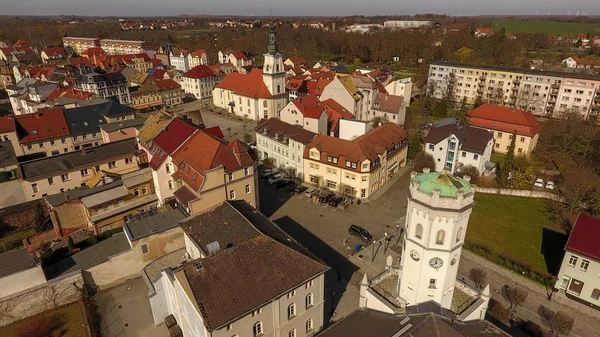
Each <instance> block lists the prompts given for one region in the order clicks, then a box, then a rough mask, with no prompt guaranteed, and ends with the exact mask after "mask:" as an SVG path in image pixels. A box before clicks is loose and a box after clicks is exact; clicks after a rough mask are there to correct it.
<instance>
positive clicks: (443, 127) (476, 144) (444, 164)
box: [425, 118, 494, 174]
mask: <svg viewBox="0 0 600 337" xmlns="http://www.w3.org/2000/svg"><path fill="white" fill-rule="evenodd" d="M493 147H494V138H493V136H492V133H491V132H489V131H487V130H484V129H479V128H476V127H472V126H468V125H460V124H458V123H457V122H456V120H455V119H454V118H448V119H444V120H441V121H439V122H437V123H436V124H435V125H433V126H432V127H431V129H429V133H427V139H426V140H425V153H428V154H430V155H431V156H432V157H433V159H434V161H435V170H436V171H438V172H440V171H442V170H443V169H447V170H448V172H449V173H450V174H454V173H455V172H456V171H457V170H458V169H460V168H461V167H463V166H472V167H475V168H476V169H477V170H478V171H479V173H480V174H483V173H484V172H485V171H486V167H490V166H491V165H493V163H491V162H490V157H491V155H492V149H493ZM486 164H487V165H486ZM491 167H493V166H491Z"/></svg>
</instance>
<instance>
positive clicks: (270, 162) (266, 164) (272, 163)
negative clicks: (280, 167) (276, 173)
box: [262, 157, 275, 169]
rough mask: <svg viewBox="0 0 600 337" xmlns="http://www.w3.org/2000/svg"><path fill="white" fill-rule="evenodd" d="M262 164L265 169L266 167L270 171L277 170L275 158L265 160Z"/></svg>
mask: <svg viewBox="0 0 600 337" xmlns="http://www.w3.org/2000/svg"><path fill="white" fill-rule="evenodd" d="M262 164H263V166H264V167H266V168H268V169H273V168H275V161H274V160H273V158H270V157H269V158H265V159H263V160H262Z"/></svg>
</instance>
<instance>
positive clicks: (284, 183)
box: [275, 179, 292, 188]
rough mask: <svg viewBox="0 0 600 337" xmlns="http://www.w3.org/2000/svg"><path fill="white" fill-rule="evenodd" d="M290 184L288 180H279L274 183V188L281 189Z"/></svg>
mask: <svg viewBox="0 0 600 337" xmlns="http://www.w3.org/2000/svg"><path fill="white" fill-rule="evenodd" d="M291 183H292V181H291V180H289V179H279V180H278V181H277V182H275V187H277V188H282V187H286V186H287V185H289V184H291Z"/></svg>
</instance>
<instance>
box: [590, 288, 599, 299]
mask: <svg viewBox="0 0 600 337" xmlns="http://www.w3.org/2000/svg"><path fill="white" fill-rule="evenodd" d="M592 298H593V299H595V300H598V299H600V289H594V290H593V291H592Z"/></svg>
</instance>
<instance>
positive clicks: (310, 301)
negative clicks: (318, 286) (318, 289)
mask: <svg viewBox="0 0 600 337" xmlns="http://www.w3.org/2000/svg"><path fill="white" fill-rule="evenodd" d="M312 306H313V294H312V293H310V294H308V295H306V309H308V308H310V307H312Z"/></svg>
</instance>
